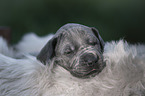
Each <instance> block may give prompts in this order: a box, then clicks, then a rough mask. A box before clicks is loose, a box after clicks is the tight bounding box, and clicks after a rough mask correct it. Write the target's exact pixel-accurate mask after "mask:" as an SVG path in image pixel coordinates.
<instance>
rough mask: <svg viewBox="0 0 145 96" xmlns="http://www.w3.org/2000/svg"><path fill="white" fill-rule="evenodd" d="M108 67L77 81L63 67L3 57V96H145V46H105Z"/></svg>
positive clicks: (0, 68) (119, 43)
mask: <svg viewBox="0 0 145 96" xmlns="http://www.w3.org/2000/svg"><path fill="white" fill-rule="evenodd" d="M103 57H104V62H105V63H106V67H105V68H104V69H103V70H102V71H101V72H100V73H99V74H98V75H96V76H95V77H91V78H86V79H82V78H77V77H74V76H73V75H72V74H70V72H69V71H67V70H66V69H64V68H63V67H61V66H58V65H56V66H55V67H54V66H53V63H54V62H53V61H51V62H50V63H51V64H49V65H47V64H46V65H44V64H42V63H41V62H40V61H39V60H37V59H36V58H35V57H32V56H26V58H25V59H13V58H10V57H7V56H4V55H2V54H0V96H145V46H144V45H129V44H127V42H125V41H123V40H120V41H117V42H114V41H113V42H108V43H106V44H105V47H104V53H103Z"/></svg>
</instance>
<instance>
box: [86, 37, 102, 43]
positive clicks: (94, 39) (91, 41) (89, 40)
mask: <svg viewBox="0 0 145 96" xmlns="http://www.w3.org/2000/svg"><path fill="white" fill-rule="evenodd" d="M87 43H88V44H89V45H97V44H99V40H98V39H97V38H94V37H93V38H88V39H87Z"/></svg>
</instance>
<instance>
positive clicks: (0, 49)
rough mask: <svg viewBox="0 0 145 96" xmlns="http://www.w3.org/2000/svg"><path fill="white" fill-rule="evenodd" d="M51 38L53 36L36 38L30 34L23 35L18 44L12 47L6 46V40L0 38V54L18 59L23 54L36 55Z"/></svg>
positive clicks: (33, 34) (36, 36)
mask: <svg viewBox="0 0 145 96" xmlns="http://www.w3.org/2000/svg"><path fill="white" fill-rule="evenodd" d="M52 37H53V34H48V35H46V36H38V35H36V34H35V33H33V32H30V33H27V34H25V35H24V36H23V37H22V39H21V40H20V41H19V42H18V44H15V45H13V46H8V44H7V42H6V40H4V38H2V37H0V53H2V54H4V55H6V56H10V57H19V56H21V55H23V54H38V53H39V52H40V50H41V49H42V48H43V47H44V45H45V44H46V43H47V42H48V41H49V40H50V39H51V38H52Z"/></svg>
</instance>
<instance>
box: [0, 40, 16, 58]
mask: <svg viewBox="0 0 145 96" xmlns="http://www.w3.org/2000/svg"><path fill="white" fill-rule="evenodd" d="M0 53H2V54H3V55H6V56H10V57H13V56H14V50H13V48H12V47H8V44H7V42H6V40H5V39H4V38H3V37H0Z"/></svg>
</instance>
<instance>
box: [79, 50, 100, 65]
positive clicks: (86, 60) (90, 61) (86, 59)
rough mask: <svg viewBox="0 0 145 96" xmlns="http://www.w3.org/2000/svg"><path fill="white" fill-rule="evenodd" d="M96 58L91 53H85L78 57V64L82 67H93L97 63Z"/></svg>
mask: <svg viewBox="0 0 145 96" xmlns="http://www.w3.org/2000/svg"><path fill="white" fill-rule="evenodd" d="M98 59H99V58H98V56H96V55H94V54H92V53H85V54H83V55H82V56H81V57H80V62H79V63H80V64H82V65H84V66H94V65H95V64H96V63H97V61H98Z"/></svg>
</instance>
